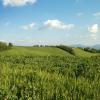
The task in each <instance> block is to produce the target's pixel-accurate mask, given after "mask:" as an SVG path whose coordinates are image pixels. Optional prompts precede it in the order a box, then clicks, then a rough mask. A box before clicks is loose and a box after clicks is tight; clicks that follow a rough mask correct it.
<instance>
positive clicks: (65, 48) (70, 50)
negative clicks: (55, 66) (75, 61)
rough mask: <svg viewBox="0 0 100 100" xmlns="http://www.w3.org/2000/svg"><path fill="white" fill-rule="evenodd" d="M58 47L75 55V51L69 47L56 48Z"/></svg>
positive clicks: (60, 46)
mask: <svg viewBox="0 0 100 100" xmlns="http://www.w3.org/2000/svg"><path fill="white" fill-rule="evenodd" d="M56 47H57V48H60V49H62V50H64V51H67V52H69V53H70V54H73V55H74V54H75V53H74V51H73V49H72V48H71V47H69V46H64V45H59V46H56Z"/></svg>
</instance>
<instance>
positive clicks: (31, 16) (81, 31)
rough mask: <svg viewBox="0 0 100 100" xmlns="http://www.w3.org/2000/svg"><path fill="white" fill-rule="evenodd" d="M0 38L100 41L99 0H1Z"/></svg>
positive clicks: (24, 41) (22, 42)
mask: <svg viewBox="0 0 100 100" xmlns="http://www.w3.org/2000/svg"><path fill="white" fill-rule="evenodd" d="M0 41H5V42H12V43H14V44H16V45H35V44H43V45H47V44H48V45H58V44H64V45H73V44H83V45H95V44H100V0H0Z"/></svg>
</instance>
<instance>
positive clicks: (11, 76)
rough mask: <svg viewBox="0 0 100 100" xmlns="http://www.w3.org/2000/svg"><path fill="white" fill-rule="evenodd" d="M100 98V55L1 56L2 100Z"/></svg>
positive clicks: (0, 89) (83, 99) (0, 94)
mask: <svg viewBox="0 0 100 100" xmlns="http://www.w3.org/2000/svg"><path fill="white" fill-rule="evenodd" d="M5 99H6V100H67V99H68V100H99V99H100V57H99V56H95V57H91V58H79V57H75V56H66V57H60V56H6V55H4V56H3V55H1V56H0V100H5Z"/></svg>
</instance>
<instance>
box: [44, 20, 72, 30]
mask: <svg viewBox="0 0 100 100" xmlns="http://www.w3.org/2000/svg"><path fill="white" fill-rule="evenodd" d="M44 26H45V27H48V28H54V29H68V30H69V29H72V28H73V27H74V24H65V23H63V22H61V21H59V20H47V21H45V22H44Z"/></svg>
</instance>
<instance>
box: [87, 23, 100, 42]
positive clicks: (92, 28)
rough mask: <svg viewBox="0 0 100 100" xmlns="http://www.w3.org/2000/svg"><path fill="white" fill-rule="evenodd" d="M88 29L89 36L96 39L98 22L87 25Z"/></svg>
mask: <svg viewBox="0 0 100 100" xmlns="http://www.w3.org/2000/svg"><path fill="white" fill-rule="evenodd" d="M88 31H89V32H91V33H92V34H91V37H92V38H93V39H94V40H96V39H97V34H96V33H97V32H98V31H99V27H98V24H94V25H92V26H91V27H88Z"/></svg>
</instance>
